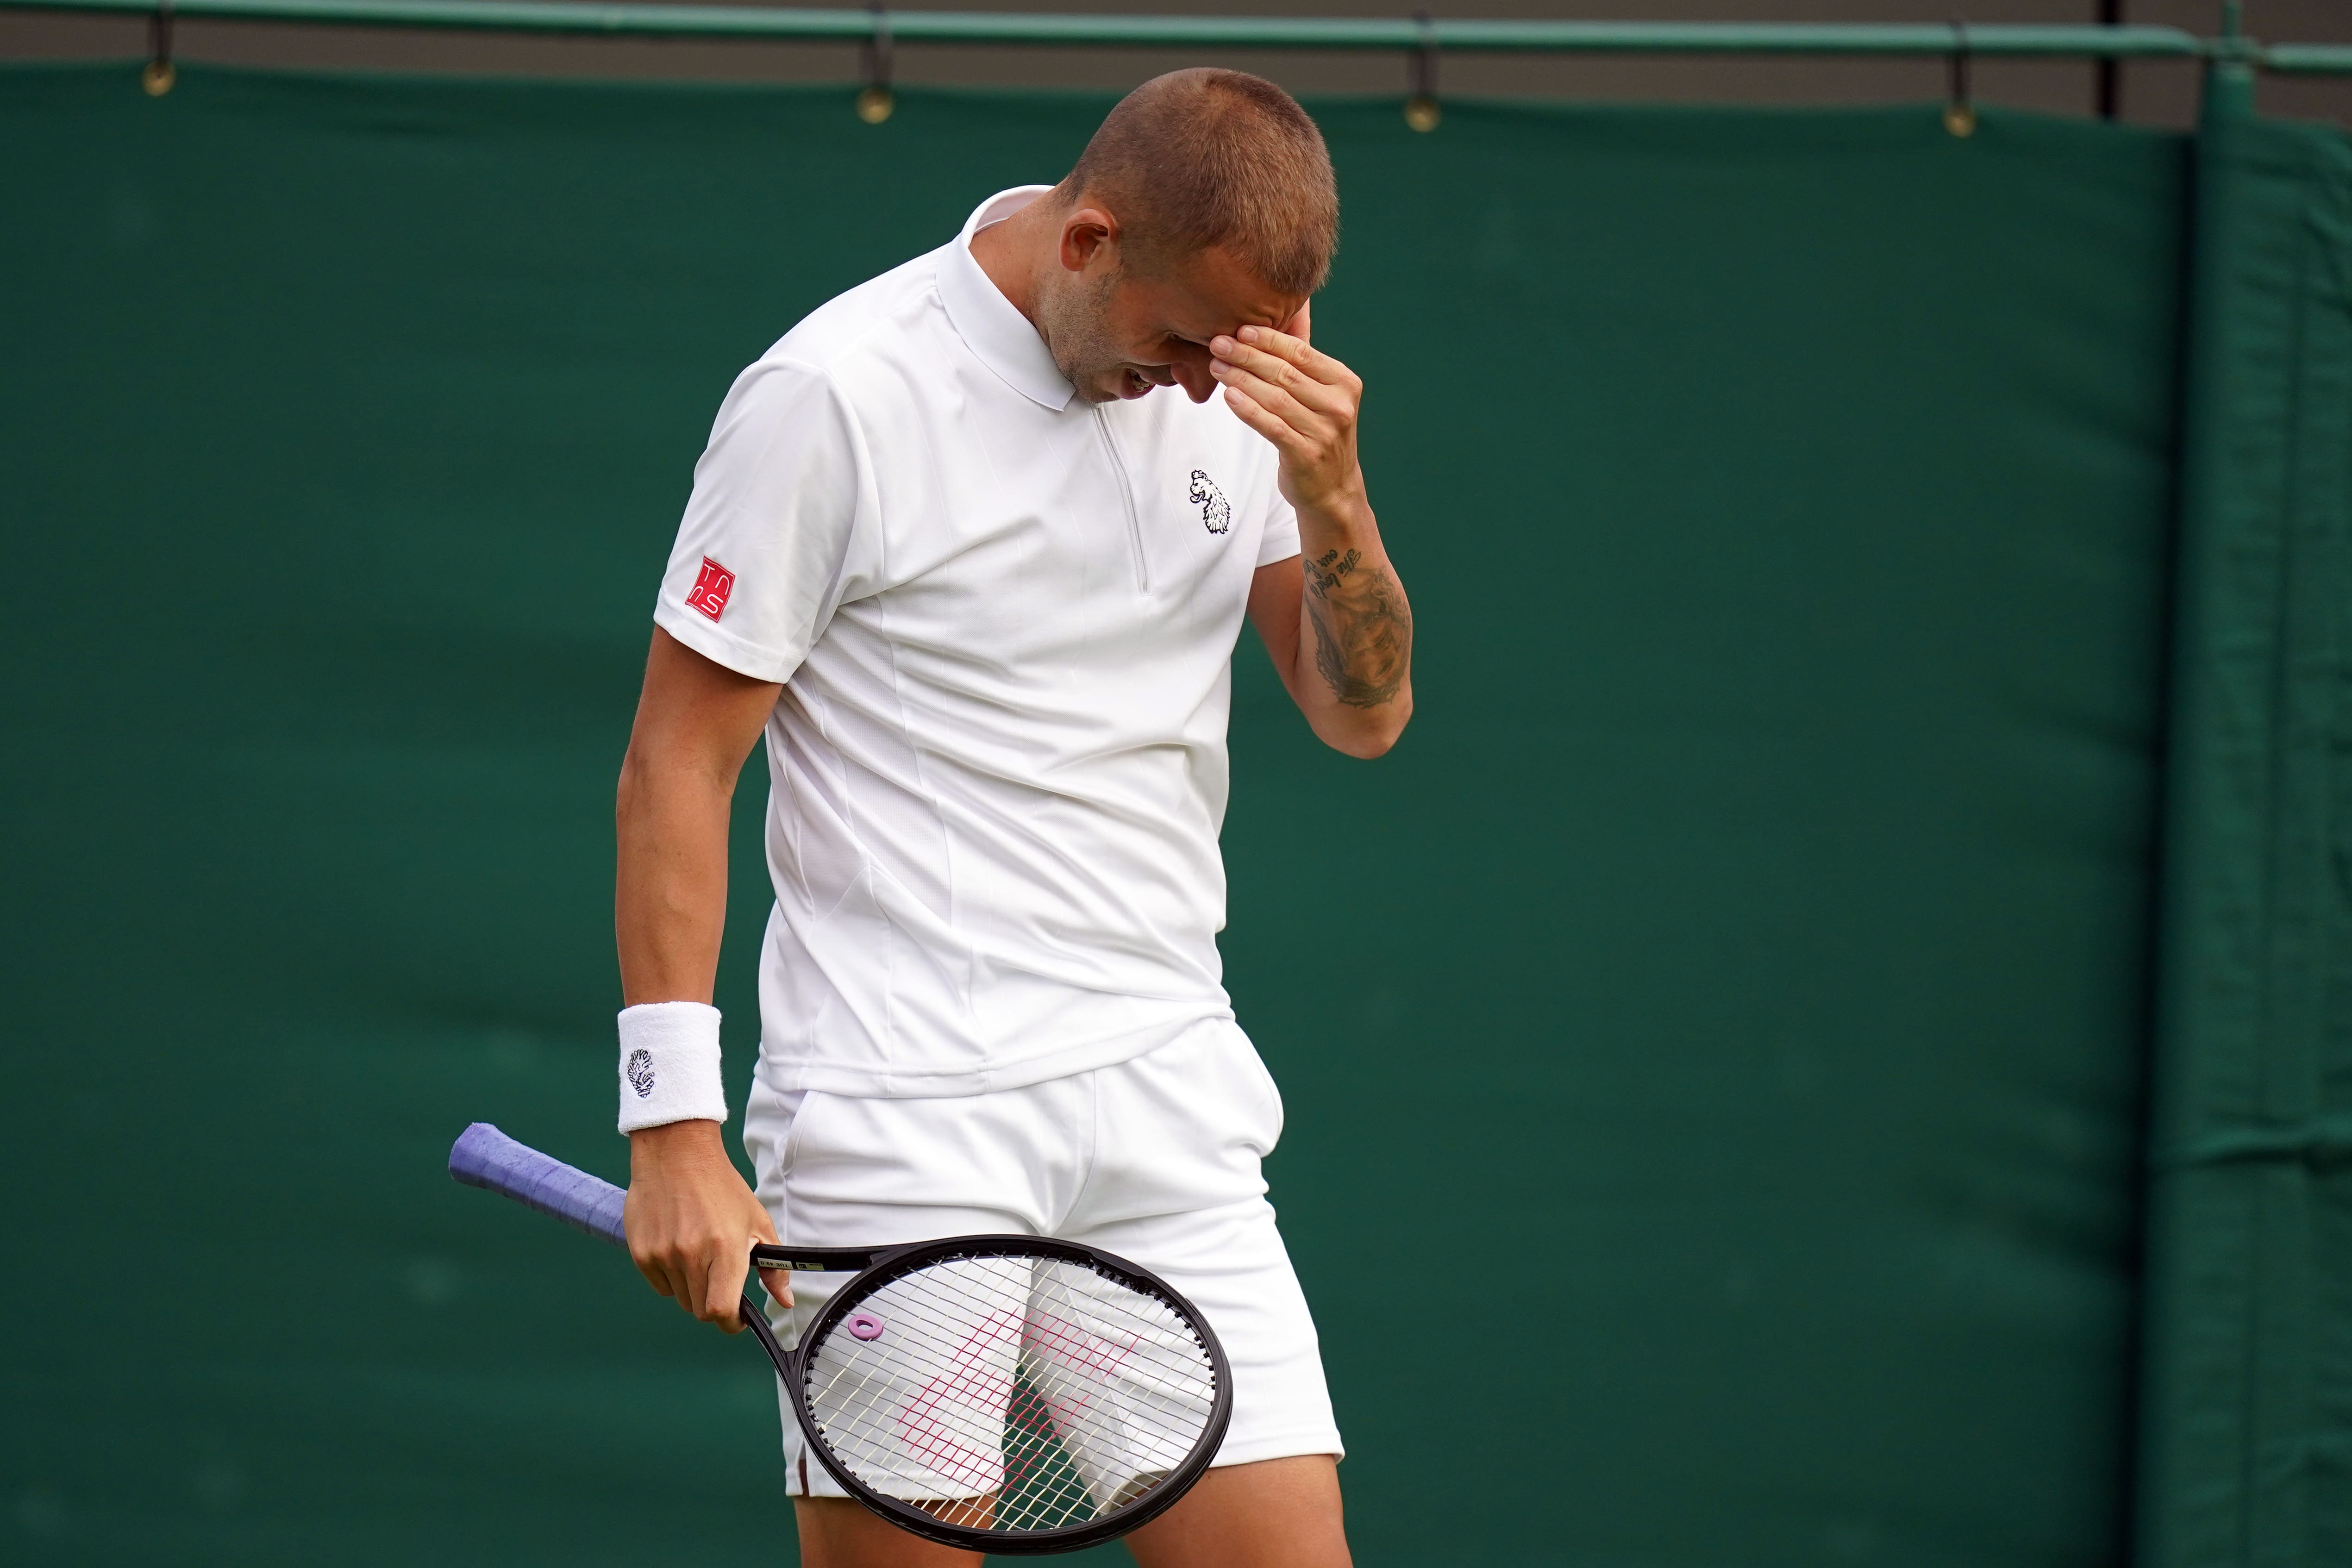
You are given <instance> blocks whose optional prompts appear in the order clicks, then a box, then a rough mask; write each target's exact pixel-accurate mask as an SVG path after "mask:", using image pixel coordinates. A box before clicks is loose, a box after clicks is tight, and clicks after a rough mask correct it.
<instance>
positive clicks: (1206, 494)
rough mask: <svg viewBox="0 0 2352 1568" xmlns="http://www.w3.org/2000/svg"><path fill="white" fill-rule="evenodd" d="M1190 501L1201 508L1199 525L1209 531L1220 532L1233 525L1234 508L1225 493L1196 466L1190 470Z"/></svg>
mask: <svg viewBox="0 0 2352 1568" xmlns="http://www.w3.org/2000/svg"><path fill="white" fill-rule="evenodd" d="M1192 503H1193V505H1195V506H1197V507H1200V508H1201V526H1202V528H1207V529H1208V530H1209V531H1210V532H1211V533H1213V534H1221V533H1223V532H1224V531H1225V530H1226V529H1227V528H1232V527H1233V526H1234V508H1233V506H1232V504H1231V503H1230V502H1228V501H1227V500H1226V499H1225V493H1224V492H1223V490H1220V489H1218V488H1217V484H1216V481H1215V480H1213V479H1212V478H1210V477H1209V476H1207V475H1206V474H1203V473H1202V472H1201V470H1199V469H1198V468H1195V469H1193V470H1192Z"/></svg>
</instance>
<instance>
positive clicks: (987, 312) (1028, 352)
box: [940, 185, 1077, 413]
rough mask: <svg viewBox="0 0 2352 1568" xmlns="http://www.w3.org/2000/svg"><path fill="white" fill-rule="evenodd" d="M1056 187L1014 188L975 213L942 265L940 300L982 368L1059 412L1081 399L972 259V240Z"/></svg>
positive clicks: (1024, 320) (1034, 334)
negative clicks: (1075, 400)
mask: <svg viewBox="0 0 2352 1568" xmlns="http://www.w3.org/2000/svg"><path fill="white" fill-rule="evenodd" d="M1053 188H1054V187H1053V186H1051V185H1015V186H1014V187H1013V189H1011V190H1009V191H999V192H998V193H996V194H995V195H992V196H991V197H989V198H988V200H986V201H984V202H982V203H981V204H980V205H979V206H977V207H975V208H974V209H972V214H971V216H970V217H969V218H966V219H965V220H964V225H963V232H962V233H961V234H959V235H956V237H955V243H954V244H952V245H950V246H948V247H947V254H946V256H944V258H943V259H942V260H941V263H940V299H941V300H942V301H944V302H945V303H946V305H947V308H948V319H949V320H950V321H952V322H954V323H955V329H956V331H957V332H958V333H960V334H961V336H962V338H963V340H964V342H965V343H966V344H968V345H969V346H970V347H971V351H972V352H973V353H975V354H977V355H979V356H980V358H981V361H982V363H984V364H986V365H987V366H988V368H989V369H990V370H992V371H995V372H996V373H997V374H998V375H999V376H1000V377H1002V378H1003V381H1004V383H1005V385H1007V386H1009V387H1011V388H1012V389H1013V391H1014V392H1019V393H1021V394H1022V395H1023V396H1024V397H1027V398H1030V399H1032V400H1034V402H1041V403H1043V404H1045V406H1046V407H1047V408H1050V409H1052V410H1053V411H1054V412H1055V413H1060V412H1061V411H1062V410H1063V409H1066V408H1067V407H1068V406H1069V405H1070V399H1071V398H1073V397H1075V396H1076V395H1077V392H1076V388H1074V387H1073V386H1071V385H1070V383H1069V382H1068V380H1067V379H1066V378H1065V377H1064V376H1063V374H1062V371H1061V368H1060V367H1059V366H1057V365H1055V363H1054V356H1053V354H1052V353H1051V352H1050V351H1049V350H1047V349H1046V347H1045V339H1043V338H1041V337H1039V336H1038V335H1037V329H1036V328H1035V327H1034V326H1032V325H1031V324H1030V321H1029V318H1028V317H1026V316H1024V315H1023V314H1021V311H1020V309H1019V308H1017V307H1015V306H1014V305H1013V301H1012V300H1010V299H1007V298H1004V291H1003V289H1000V288H999V287H996V284H995V283H994V281H993V280H992V279H991V278H990V277H989V276H988V274H987V273H985V272H983V271H982V270H981V267H980V263H979V262H977V261H975V260H973V259H972V255H971V236H972V235H975V234H978V233H979V232H980V231H981V230H982V229H984V228H986V227H987V226H988V225H991V224H993V223H1002V222H1003V220H1004V219H1006V218H1009V217H1011V216H1012V215H1013V214H1015V213H1017V212H1019V211H1020V210H1021V209H1022V208H1024V207H1025V206H1027V205H1028V204H1030V203H1032V202H1034V201H1035V200H1036V199H1037V198H1038V197H1039V196H1041V195H1044V194H1045V193H1046V192H1047V191H1050V190H1052V189H1053Z"/></svg>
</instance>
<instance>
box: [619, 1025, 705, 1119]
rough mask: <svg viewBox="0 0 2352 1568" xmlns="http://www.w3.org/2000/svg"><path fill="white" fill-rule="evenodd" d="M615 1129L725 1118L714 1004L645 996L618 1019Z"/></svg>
mask: <svg viewBox="0 0 2352 1568" xmlns="http://www.w3.org/2000/svg"><path fill="white" fill-rule="evenodd" d="M619 1032H620V1037H621V1056H620V1098H621V1114H620V1129H621V1131H622V1132H624V1133H637V1132H640V1131H643V1130H644V1129H646V1128H648V1127H659V1126H666V1125H667V1124H671V1123H675V1122H710V1123H713V1124H716V1123H719V1122H724V1121H725V1120H727V1092H726V1089H725V1087H724V1085H723V1083H722V1082H721V1080H720V1077H719V1009H717V1008H714V1007H711V1006H710V1005H709V1004H708V1003H705V1002H644V1003H640V1004H639V1005H637V1006H635V1007H633V1008H624V1009H622V1010H621V1016H620V1019H619Z"/></svg>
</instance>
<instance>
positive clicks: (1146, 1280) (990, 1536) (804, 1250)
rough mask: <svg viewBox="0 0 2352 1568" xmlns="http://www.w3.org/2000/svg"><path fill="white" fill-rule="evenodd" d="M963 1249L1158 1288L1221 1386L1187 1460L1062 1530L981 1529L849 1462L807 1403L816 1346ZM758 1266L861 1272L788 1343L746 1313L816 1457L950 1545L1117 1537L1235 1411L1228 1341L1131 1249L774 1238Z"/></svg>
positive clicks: (1167, 1496) (1037, 1546)
mask: <svg viewBox="0 0 2352 1568" xmlns="http://www.w3.org/2000/svg"><path fill="white" fill-rule="evenodd" d="M958 1258H1049V1259H1053V1260H1057V1261H1060V1262H1065V1263H1074V1264H1076V1265H1077V1266H1078V1267H1080V1268H1084V1269H1090V1270H1094V1271H1095V1272H1096V1273H1097V1274H1099V1275H1101V1276H1102V1277H1103V1278H1105V1279H1107V1280H1109V1281H1113V1282H1115V1283H1117V1284H1120V1285H1124V1286H1126V1287H1127V1288H1128V1289H1129V1290H1131V1291H1140V1292H1141V1293H1143V1294H1144V1295H1147V1296H1156V1297H1158V1298H1159V1299H1160V1301H1162V1302H1163V1303H1165V1304H1166V1305H1167V1307H1168V1308H1169V1309H1170V1310H1171V1312H1174V1313H1175V1314H1176V1315H1177V1317H1179V1318H1180V1319H1181V1320H1182V1321H1183V1323H1184V1326H1185V1327H1186V1328H1187V1329H1189V1330H1191V1331H1192V1335H1193V1337H1194V1338H1195V1339H1197V1340H1198V1341H1199V1342H1200V1345H1201V1349H1202V1351H1203V1352H1204V1353H1205V1354H1206V1355H1207V1357H1208V1362H1209V1372H1210V1375H1211V1377H1212V1378H1213V1380H1214V1382H1215V1385H1216V1392H1215V1394H1214V1396H1213V1400H1212V1403H1211V1406H1210V1409H1209V1420H1208V1424H1207V1425H1206V1426H1205V1427H1202V1430H1201V1436H1200V1438H1199V1440H1198V1441H1196V1442H1195V1443H1194V1444H1193V1446H1192V1452H1191V1453H1189V1454H1187V1455H1186V1456H1185V1457H1184V1459H1183V1462H1182V1463H1181V1464H1179V1465H1178V1466H1177V1467H1176V1468H1175V1469H1172V1470H1171V1471H1169V1472H1168V1478H1167V1479H1165V1480H1163V1481H1161V1482H1160V1484H1159V1485H1158V1486H1156V1487H1154V1488H1152V1489H1151V1490H1150V1492H1148V1493H1146V1494H1145V1495H1144V1496H1143V1497H1141V1498H1139V1499H1138V1500H1136V1501H1134V1502H1132V1503H1129V1504H1127V1505H1125V1506H1123V1507H1120V1508H1118V1509H1114V1510H1113V1511H1111V1512H1109V1513H1108V1514H1106V1515H1104V1516H1103V1517H1101V1518H1099V1519H1090V1520H1088V1521H1086V1522H1085V1523H1084V1524H1071V1525H1065V1526H1063V1527H1062V1528H1061V1529H1058V1530H1033V1531H1023V1532H1021V1533H1019V1534H1003V1533H999V1532H998V1531H991V1530H979V1529H975V1528H973V1527H972V1526H971V1525H964V1524H951V1523H950V1522H948V1521H946V1520H943V1519H940V1518H939V1517H938V1516H937V1515H935V1514H931V1513H927V1512H925V1511H923V1510H921V1509H919V1508H917V1507H915V1506H914V1505H913V1504H911V1503H907V1502H901V1501H900V1500H898V1499H897V1498H894V1497H885V1496H883V1495H882V1494H881V1493H880V1492H877V1491H876V1490H874V1489H873V1488H872V1487H869V1486H867V1485H866V1483H865V1482H864V1481H862V1480H859V1479H857V1477H856V1475H855V1474H853V1473H852V1472H851V1471H850V1469H849V1468H848V1467H847V1466H846V1465H845V1464H843V1463H842V1462H841V1461H840V1460H839V1459H837V1458H835V1457H834V1452H833V1448H832V1445H830V1444H829V1443H827V1442H826V1441H825V1439H824V1432H823V1431H821V1430H820V1429H819V1428H818V1427H817V1424H816V1417H815V1416H814V1415H813V1414H812V1413H811V1412H810V1410H809V1402H808V1379H807V1364H808V1354H809V1351H810V1350H811V1348H813V1347H814V1346H816V1345H821V1344H823V1343H824V1342H825V1340H826V1339H827V1338H828V1337H830V1336H831V1334H832V1333H833V1332H834V1331H835V1329H837V1328H839V1327H840V1326H841V1324H842V1322H843V1321H844V1320H845V1319H846V1318H847V1317H848V1316H849V1314H850V1313H852V1312H856V1310H857V1309H858V1307H859V1306H860V1305H861V1304H863V1303H864V1302H866V1301H869V1300H871V1299H872V1298H873V1296H874V1294H875V1293H876V1292H877V1291H880V1290H881V1289H882V1288H883V1287H885V1286H887V1285H888V1284H890V1283H891V1282H892V1281H897V1280H902V1279H904V1278H906V1277H907V1276H908V1275H909V1274H911V1273H914V1272H915V1271H916V1270H919V1269H924V1268H928V1267H929V1266H930V1265H931V1264H934V1263H940V1262H946V1261H948V1260H952V1259H958ZM751 1266H752V1267H753V1268H755V1269H791V1270H798V1271H801V1272H804V1273H821V1274H829V1273H841V1272H845V1271H850V1270H854V1271H855V1276H856V1277H855V1278H853V1279H851V1280H850V1281H849V1282H848V1283H846V1284H845V1285H843V1286H842V1287H841V1288H840V1289H839V1290H837V1291H835V1292H834V1293H833V1299H832V1300H830V1301H826V1302H825V1304H824V1309H823V1310H822V1311H821V1312H818V1313H817V1315H816V1317H815V1318H814V1321H812V1322H810V1324H809V1326H808V1331H807V1332H806V1333H803V1334H802V1335H801V1336H800V1343H798V1344H797V1345H795V1346H794V1347H793V1348H792V1349H791V1350H786V1349H785V1348H784V1347H783V1346H782V1344H780V1343H777V1341H776V1336H775V1333H774V1331H773V1330H772V1329H771V1328H770V1327H769V1326H768V1315H767V1313H766V1312H764V1311H762V1310H761V1307H760V1305H759V1304H758V1302H757V1301H754V1300H753V1298H752V1292H751V1291H744V1292H743V1305H742V1314H743V1322H744V1323H745V1324H746V1325H747V1326H748V1327H750V1329H751V1333H752V1334H753V1336H754V1337H755V1338H757V1339H758V1340H759V1342H760V1348H761V1349H762V1350H764V1351H766V1352H767V1353H768V1359H769V1360H770V1361H772V1362H773V1363H774V1364H775V1367H776V1373H777V1375H778V1376H780V1377H782V1379H783V1380H784V1388H785V1391H786V1392H787V1394H788V1395H789V1396H790V1397H791V1399H792V1406H793V1418H794V1419H795V1420H797V1421H798V1422H799V1423H800V1427H801V1436H802V1437H803V1439H804V1440H805V1441H806V1442H807V1444H808V1446H809V1448H810V1449H811V1451H813V1452H814V1454H815V1455H816V1457H817V1462H818V1463H819V1464H821V1465H823V1466H824V1469H825V1472H826V1473H827V1474H828V1475H830V1476H832V1477H833V1479H835V1480H836V1481H838V1482H840V1483H841V1487H842V1490H845V1491H846V1492H847V1493H849V1495H850V1496H851V1497H853V1498H855V1499H856V1500H857V1501H859V1502H860V1503H862V1504H864V1505H865V1506H866V1508H869V1509H871V1510H872V1511H875V1512H876V1513H878V1514H880V1515H881V1516H882V1517H883V1518H885V1519H887V1520H888V1521H890V1522H891V1523H893V1524H895V1525H897V1526H898V1528H899V1529H901V1530H904V1531H909V1532H911V1533H913V1534H916V1535H919V1536H921V1537H923V1539H925V1540H926V1541H936V1542H939V1543H940V1545H942V1546H954V1547H960V1548H961V1549H963V1550H965V1551H968V1552H994V1553H996V1554H998V1555H1000V1556H1006V1557H1022V1556H1043V1555H1045V1554H1046V1553H1049V1552H1076V1551H1078V1550H1080V1549H1081V1548H1083V1547H1087V1546H1098V1545H1100V1544H1101V1543H1102V1542H1106V1541H1111V1540H1116V1539H1117V1538H1118V1537H1119V1536H1122V1535H1125V1534H1126V1533H1127V1532H1128V1531H1130V1530H1135V1529H1138V1528H1139V1527H1140V1526H1142V1525H1146V1524H1149V1523H1150V1522H1151V1521H1153V1520H1155V1519H1157V1518H1159V1517H1160V1515H1161V1514H1163V1513H1165V1512H1166V1511H1168V1510H1170V1509H1171V1508H1173V1507H1174V1506H1175V1505H1176V1503H1177V1501H1178V1500H1180V1499H1181V1498H1182V1497H1183V1495H1184V1494H1185V1493H1186V1492H1188V1491H1190V1490H1192V1485H1193V1483H1194V1482H1196V1481H1198V1480H1199V1479H1201V1477H1202V1474H1204V1473H1205V1472H1206V1471H1207V1470H1208V1468H1209V1461H1210V1460H1212V1459H1213V1458H1216V1457H1217V1448H1218V1446H1219V1445H1220V1444H1222V1443H1223V1441H1224V1438H1225V1428H1226V1427H1227V1426H1229V1425H1230V1424H1231V1423H1232V1421H1233V1417H1234V1375H1233V1367H1232V1364H1230V1363H1228V1362H1227V1361H1226V1359H1225V1347H1224V1346H1223V1345H1222V1344H1220V1343H1217V1335H1216V1333H1215V1331H1214V1330H1213V1329H1211V1328H1210V1327H1209V1323H1208V1320H1207V1319H1206V1318H1204V1317H1202V1315H1201V1310H1200V1309H1199V1308H1198V1307H1195V1306H1194V1305H1193V1304H1192V1302H1191V1301H1187V1300H1185V1299H1184V1296H1183V1294H1182V1293H1181V1291H1178V1290H1177V1289H1176V1288H1175V1287H1174V1286H1173V1285H1171V1284H1170V1283H1168V1281H1165V1280H1162V1279H1161V1278H1160V1276H1159V1275H1157V1274H1155V1273H1153V1272H1152V1271H1151V1270H1149V1269H1146V1268H1144V1267H1142V1266H1141V1265H1140V1264H1137V1263H1130V1262H1129V1261H1128V1260H1126V1259H1124V1258H1119V1257H1115V1256H1113V1255H1112V1254H1110V1253H1108V1252H1104V1251H1100V1250H1097V1249H1095V1248H1092V1247H1087V1246H1083V1245H1081V1244H1079V1243H1077V1242H1075V1241H1062V1240H1057V1239H1055V1238H1053V1237H1049V1236H1014V1235H1004V1236H949V1237H943V1238H941V1239H939V1240H937V1241H918V1242H913V1243H910V1244H908V1245H907V1246H902V1247H870V1248H868V1247H789V1246H787V1247H776V1246H770V1245H768V1244H767V1243H764V1242H762V1243H761V1244H760V1245H759V1246H756V1247H754V1248H752V1249H751Z"/></svg>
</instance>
